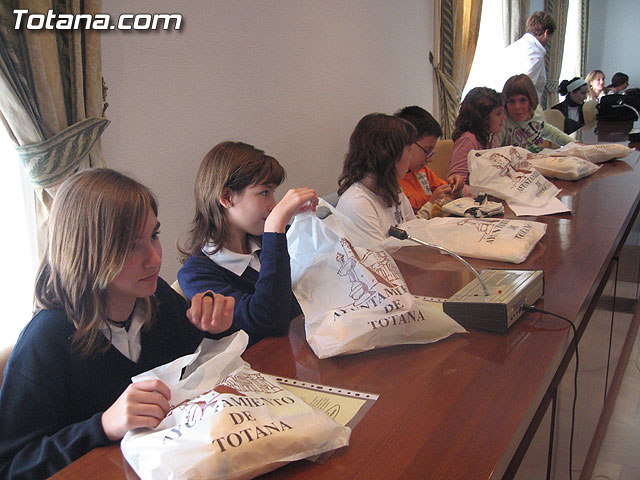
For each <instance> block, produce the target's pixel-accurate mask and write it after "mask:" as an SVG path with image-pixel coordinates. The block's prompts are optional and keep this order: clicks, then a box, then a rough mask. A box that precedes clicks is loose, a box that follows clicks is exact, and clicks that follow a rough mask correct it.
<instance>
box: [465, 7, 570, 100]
mask: <svg viewBox="0 0 640 480" xmlns="http://www.w3.org/2000/svg"><path fill="white" fill-rule="evenodd" d="M579 19H580V2H579V1H578V0H569V11H568V13H567V25H566V33H565V40H564V52H563V55H562V68H561V71H560V78H559V80H558V82H561V81H562V80H564V79H567V80H570V79H572V78H573V77H575V76H577V75H579V72H580V65H579V63H578V62H579V59H580V55H579V53H580V30H579V29H580V21H579ZM503 32H504V26H503V25H502V0H484V1H483V3H482V18H481V19H480V33H479V34H478V45H477V46H476V54H475V56H474V58H473V65H472V67H471V72H470V73H469V78H468V80H467V84H466V85H465V87H464V91H463V92H462V98H464V97H465V95H466V94H467V93H468V92H469V90H471V89H472V88H474V87H491V88H494V89H496V90H498V91H500V90H501V88H500V87H498V86H496V85H493V84H491V83H492V82H490V81H489V80H493V79H494V75H493V72H492V71H491V70H492V69H493V68H497V62H499V57H500V55H499V53H498V54H496V52H501V51H502V49H504V47H505V45H504V34H503ZM551 41H552V42H553V40H551Z"/></svg>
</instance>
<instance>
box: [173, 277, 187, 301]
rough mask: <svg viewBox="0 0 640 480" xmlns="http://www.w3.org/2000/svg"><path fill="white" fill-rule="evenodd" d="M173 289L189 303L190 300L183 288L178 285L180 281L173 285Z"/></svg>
mask: <svg viewBox="0 0 640 480" xmlns="http://www.w3.org/2000/svg"><path fill="white" fill-rule="evenodd" d="M171 288H173V289H174V290H175V291H176V292H178V293H179V294H180V295H182V296H183V297H184V298H185V299H186V300H187V301H188V300H189V299H188V298H187V296H186V295H185V294H184V292H183V291H182V288H180V283H178V280H176V281H175V282H173V283H172V284H171Z"/></svg>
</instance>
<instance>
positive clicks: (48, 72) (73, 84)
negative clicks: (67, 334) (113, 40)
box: [0, 0, 109, 254]
mask: <svg viewBox="0 0 640 480" xmlns="http://www.w3.org/2000/svg"><path fill="white" fill-rule="evenodd" d="M101 6H102V5H101V0H3V1H2V2H0V120H2V123H3V124H4V125H5V127H6V128H7V131H8V132H9V135H10V137H11V138H12V139H13V141H14V142H15V143H16V145H17V146H16V150H17V152H18V156H19V158H20V160H21V162H22V165H23V166H24V168H25V170H26V172H27V174H28V176H29V178H30V180H31V183H32V185H33V188H34V191H35V195H36V197H37V202H36V205H37V207H36V221H37V231H38V247H39V252H40V254H42V253H43V252H44V248H45V246H46V228H47V219H48V211H49V207H50V205H51V201H52V199H53V195H54V192H55V188H56V187H57V186H58V185H59V184H60V183H62V182H63V181H64V180H65V178H67V177H68V176H69V175H71V174H72V173H74V172H75V171H77V170H79V169H81V168H89V167H97V166H103V165H104V160H103V158H102V153H101V149H100V140H99V137H100V135H101V134H102V132H103V131H104V129H105V128H106V127H107V125H108V124H109V121H108V120H106V119H105V118H103V116H104V110H105V108H106V103H105V102H104V92H103V90H105V89H104V88H103V82H102V68H101V63H102V62H101V56H100V36H99V31H96V30H85V29H77V30H46V29H41V30H27V29H25V28H24V25H23V26H22V28H21V29H20V30H15V23H16V18H15V15H14V13H13V11H14V10H15V9H24V10H28V11H29V14H44V15H46V13H47V11H48V10H49V9H52V10H53V12H54V13H56V14H60V13H66V14H80V13H84V14H92V15H94V14H96V13H101V12H100V10H101ZM24 23H25V22H24V19H23V24H24Z"/></svg>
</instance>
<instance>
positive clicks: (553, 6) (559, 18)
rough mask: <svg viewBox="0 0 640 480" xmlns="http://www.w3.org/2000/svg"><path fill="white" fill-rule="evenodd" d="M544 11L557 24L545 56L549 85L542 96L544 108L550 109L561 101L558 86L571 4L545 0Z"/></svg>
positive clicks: (562, 0)
mask: <svg viewBox="0 0 640 480" xmlns="http://www.w3.org/2000/svg"><path fill="white" fill-rule="evenodd" d="M544 11H545V12H547V13H548V14H549V15H551V16H552V17H553V19H554V20H555V22H556V32H555V33H554V34H553V36H552V37H551V41H550V42H549V44H548V45H547V54H546V55H545V57H544V58H545V61H544V62H545V68H546V70H547V84H546V86H545V88H544V94H543V95H542V107H543V108H549V107H551V106H552V105H555V104H556V103H558V101H559V97H558V84H559V83H560V78H559V77H560V70H561V69H562V53H563V51H564V37H565V33H566V30H567V13H568V12H569V2H568V1H567V0H545V2H544Z"/></svg>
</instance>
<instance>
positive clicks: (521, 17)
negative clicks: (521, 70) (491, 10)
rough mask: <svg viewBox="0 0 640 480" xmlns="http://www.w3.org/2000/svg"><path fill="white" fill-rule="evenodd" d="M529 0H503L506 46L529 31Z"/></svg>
mask: <svg viewBox="0 0 640 480" xmlns="http://www.w3.org/2000/svg"><path fill="white" fill-rule="evenodd" d="M527 18H529V0H502V24H503V26H504V46H505V47H506V46H507V45H511V44H512V43H513V42H515V41H516V40H519V39H520V37H522V35H524V34H525V33H526V31H527Z"/></svg>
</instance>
